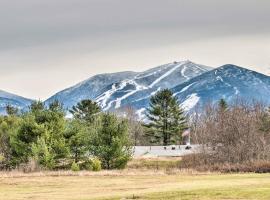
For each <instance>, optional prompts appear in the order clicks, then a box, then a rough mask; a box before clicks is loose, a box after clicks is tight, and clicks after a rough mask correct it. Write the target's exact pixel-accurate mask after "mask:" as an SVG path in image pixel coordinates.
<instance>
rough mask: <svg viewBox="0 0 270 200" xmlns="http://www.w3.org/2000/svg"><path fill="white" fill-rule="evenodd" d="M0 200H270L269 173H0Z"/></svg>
mask: <svg viewBox="0 0 270 200" xmlns="http://www.w3.org/2000/svg"><path fill="white" fill-rule="evenodd" d="M0 199H1V200H15V199H21V200H23V199H36V200H45V199H48V200H49V199H50V200H87V199H166V200H169V199H183V200H193V199H195V200H196V199H202V200H210V199H216V200H221V199H224V200H225V199H226V200H228V199H231V200H232V199H254V200H255V199H258V200H261V199H265V200H269V199H270V174H226V175H217V174H206V175H200V174H197V175H192V174H190V175H188V174H183V173H180V174H171V175H168V174H165V173H159V172H157V173H155V172H151V173H149V172H147V171H145V172H142V173H136V172H135V173H133V172H116V173H104V172H101V173H90V174H77V175H76V174H75V175H74V174H73V176H72V175H60V176H59V175H57V176H56V174H46V175H42V174H41V175H40V174H32V175H31V174H27V175H26V176H21V175H20V176H16V175H15V176H12V175H7V176H4V175H3V174H2V175H1V174H0Z"/></svg>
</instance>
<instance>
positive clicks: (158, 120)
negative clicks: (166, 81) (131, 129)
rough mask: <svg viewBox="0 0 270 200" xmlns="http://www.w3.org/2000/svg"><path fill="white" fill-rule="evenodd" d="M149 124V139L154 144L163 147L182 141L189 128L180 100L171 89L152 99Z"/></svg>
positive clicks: (148, 113) (148, 110) (148, 114)
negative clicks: (159, 144) (183, 134)
mask: <svg viewBox="0 0 270 200" xmlns="http://www.w3.org/2000/svg"><path fill="white" fill-rule="evenodd" d="M147 117H148V120H149V124H147V125H145V126H146V127H147V134H146V136H148V138H149V139H150V141H151V142H152V143H160V142H162V144H163V145H165V146H166V145H170V144H176V143H177V142H180V140H181V134H182V132H183V130H184V129H186V128H187V124H186V118H185V116H184V111H183V110H182V109H181V108H180V106H179V103H178V100H177V98H176V97H174V96H173V93H172V92H171V91H170V90H169V89H164V90H161V91H159V92H157V93H156V94H155V95H154V96H152V97H151V98H150V107H149V108H148V109H147Z"/></svg>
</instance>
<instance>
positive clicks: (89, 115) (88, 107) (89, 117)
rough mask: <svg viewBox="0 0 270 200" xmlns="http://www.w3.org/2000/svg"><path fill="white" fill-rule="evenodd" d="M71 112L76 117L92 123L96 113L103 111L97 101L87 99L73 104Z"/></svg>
mask: <svg viewBox="0 0 270 200" xmlns="http://www.w3.org/2000/svg"><path fill="white" fill-rule="evenodd" d="M70 112H71V114H73V116H74V118H76V119H79V120H84V121H86V122H89V123H92V122H93V121H94V119H95V115H96V114H97V113H99V112H101V109H100V107H99V106H98V104H97V103H96V102H94V101H92V100H89V99H86V100H82V101H81V102H79V103H78V104H77V105H76V106H73V107H72V109H71V110H70Z"/></svg>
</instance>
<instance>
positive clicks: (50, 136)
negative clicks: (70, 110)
mask: <svg viewBox="0 0 270 200" xmlns="http://www.w3.org/2000/svg"><path fill="white" fill-rule="evenodd" d="M21 119H22V122H21V124H20V127H19V129H18V131H17V132H16V134H15V135H14V136H13V139H12V143H11V145H12V148H13V158H14V165H18V164H20V163H27V162H28V161H29V160H30V159H31V158H34V159H35V160H36V161H37V162H38V164H40V165H41V167H43V168H46V169H53V168H54V167H55V166H56V164H57V162H58V161H59V159H61V158H65V157H66V155H67V154H68V148H67V147H66V144H65V138H64V131H65V127H66V120H65V113H64V111H63V110H62V107H61V105H60V104H59V103H58V102H53V103H52V104H51V105H49V108H48V109H47V108H45V106H44V104H43V103H42V102H40V101H38V102H33V104H32V105H31V106H30V112H28V113H25V114H24V115H23V116H21Z"/></svg>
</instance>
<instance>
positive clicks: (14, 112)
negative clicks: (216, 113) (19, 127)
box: [6, 105, 19, 115]
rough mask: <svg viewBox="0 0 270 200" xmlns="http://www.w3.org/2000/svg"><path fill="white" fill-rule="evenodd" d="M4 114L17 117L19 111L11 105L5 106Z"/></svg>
mask: <svg viewBox="0 0 270 200" xmlns="http://www.w3.org/2000/svg"><path fill="white" fill-rule="evenodd" d="M6 112H7V114H8V115H18V113H19V109H18V108H16V107H13V106H11V105H7V106H6Z"/></svg>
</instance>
